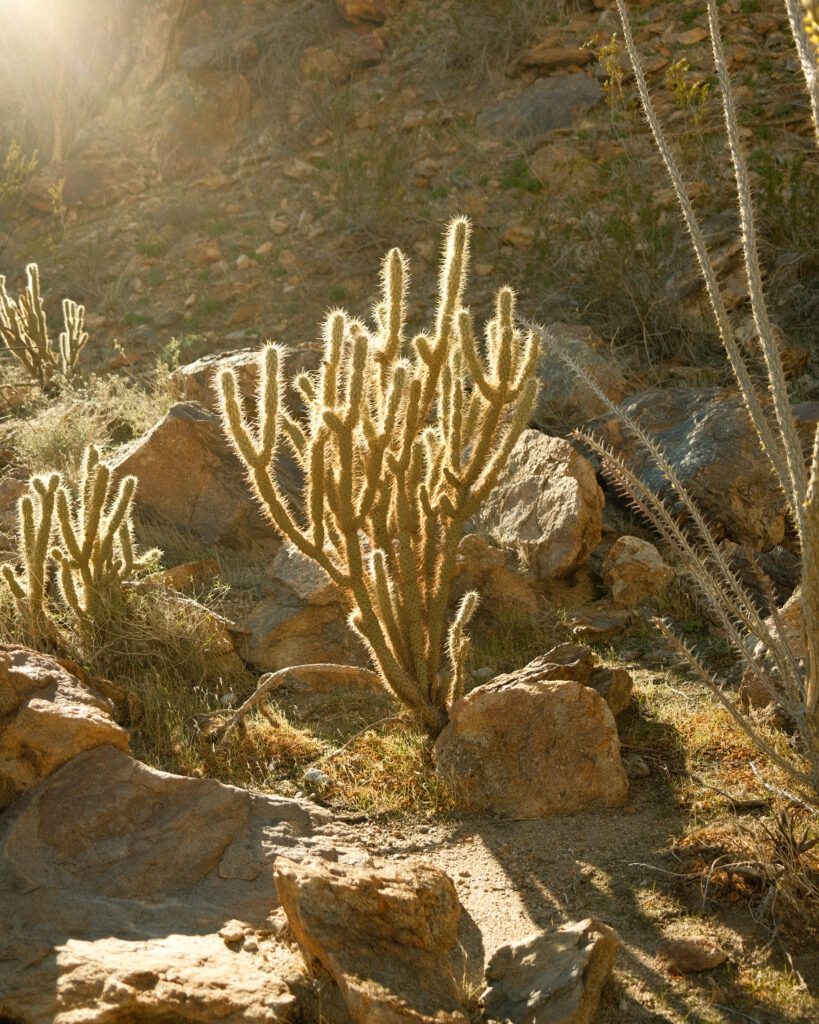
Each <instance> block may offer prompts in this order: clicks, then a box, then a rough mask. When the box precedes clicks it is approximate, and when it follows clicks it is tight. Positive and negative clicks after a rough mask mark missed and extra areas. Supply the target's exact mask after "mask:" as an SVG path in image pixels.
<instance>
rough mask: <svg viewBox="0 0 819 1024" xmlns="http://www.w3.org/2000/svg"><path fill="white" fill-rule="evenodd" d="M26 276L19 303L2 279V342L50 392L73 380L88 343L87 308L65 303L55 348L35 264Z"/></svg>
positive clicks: (30, 265)
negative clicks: (12, 296) (55, 385)
mask: <svg viewBox="0 0 819 1024" xmlns="http://www.w3.org/2000/svg"><path fill="white" fill-rule="evenodd" d="M26 275H27V278H28V280H27V284H26V289H25V291H24V292H23V293H22V294H21V295H20V297H19V299H18V300H17V301H16V302H15V301H14V299H12V298H11V297H10V295H9V294H8V292H7V291H6V279H5V277H3V276H2V275H0V338H2V339H3V343H4V344H5V346H6V348H7V349H8V350H9V352H11V354H12V355H13V356H14V357H15V359H17V360H18V362H19V363H20V364H21V365H22V366H23V367H24V369H25V371H26V373H27V374H28V375H29V377H31V379H32V380H33V381H34V382H35V383H37V384H39V385H40V387H41V388H43V390H44V391H49V390H50V389H51V388H52V387H53V385H54V383H55V381H57V380H59V379H62V380H68V379H70V377H71V376H72V374H73V373H74V370H75V368H76V366H77V360H78V358H79V355H80V352H81V351H82V350H83V348H84V347H85V343H86V342H87V341H88V335H87V334H86V332H85V326H84V325H85V307H84V306H80V305H78V304H77V303H76V302H72V301H71V299H63V330H62V331H61V332H60V335H59V339H58V342H57V347H56V348H55V347H54V342H53V339H52V338H51V335H50V334H49V333H48V324H47V322H46V314H45V309H44V307H43V300H42V297H41V294H40V272H39V270H38V268H37V264H36V263H29V265H28V266H27V267H26Z"/></svg>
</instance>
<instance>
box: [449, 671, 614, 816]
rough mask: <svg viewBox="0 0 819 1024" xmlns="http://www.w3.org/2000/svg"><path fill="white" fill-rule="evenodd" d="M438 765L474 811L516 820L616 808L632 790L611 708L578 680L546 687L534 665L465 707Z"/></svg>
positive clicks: (455, 714)
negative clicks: (489, 812)
mask: <svg viewBox="0 0 819 1024" xmlns="http://www.w3.org/2000/svg"><path fill="white" fill-rule="evenodd" d="M530 671H531V676H530V677H528V678H527V673H529V672H530ZM435 759H436V762H437V766H438V770H439V771H440V772H441V774H442V775H444V776H445V777H446V778H448V779H450V780H451V781H452V783H453V785H454V786H455V787H456V790H457V792H458V793H459V795H460V798H461V800H462V802H463V806H464V807H465V808H466V809H468V810H472V811H493V812H495V813H497V814H503V815H506V816H508V817H514V818H521V817H544V818H546V817H550V816H551V815H554V814H573V813H575V812H577V811H581V810H584V809H586V808H590V807H615V806H618V805H619V804H622V803H623V801H624V800H625V797H626V793H627V790H628V781H627V779H626V773H625V771H624V769H623V765H622V762H621V761H620V741H619V738H618V736H617V725H616V723H615V721H614V716H613V714H612V712H611V709H610V708H609V706H608V704H607V703H606V701H605V700H604V699H603V698H602V697H601V696H600V695H599V694H598V693H596V692H595V691H594V690H593V689H591V687H588V686H584V685H583V684H582V683H579V682H576V681H575V680H558V681H551V680H548V679H547V680H541V679H539V678H538V674H537V670H536V669H531V667H530V666H527V667H526V668H524V669H522V670H521V671H520V672H512V673H509V674H508V675H504V676H499V677H497V678H496V679H494V680H493V681H492V682H491V683H487V684H486V685H484V686H479V687H477V688H476V689H474V690H472V691H471V692H470V693H468V694H467V695H466V696H465V697H463V698H462V699H461V700H459V701H457V702H456V703H455V704H454V705H453V706H452V707H451V708H450V715H449V723H448V724H447V725H446V727H445V728H444V730H443V731H442V733H441V735H440V736H439V737H438V739H437V740H436V743H435Z"/></svg>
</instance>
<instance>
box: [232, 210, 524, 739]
mask: <svg viewBox="0 0 819 1024" xmlns="http://www.w3.org/2000/svg"><path fill="white" fill-rule="evenodd" d="M468 252H469V224H468V222H467V221H466V220H464V219H457V220H455V221H453V223H452V224H451V226H450V229H449V232H448V235H447V238H446V244H445V247H444V255H443V267H442V270H441V278H440V292H439V300H438V310H437V317H436V322H435V327H434V330H433V331H431V332H430V333H422V334H418V335H416V336H415V337H414V338H413V339H412V340H411V341H409V342H407V339H406V338H405V318H406V286H407V277H408V268H407V261H406V259H405V257H404V256H403V255H402V253H401V252H399V250H397V249H393V250H392V251H391V252H390V253H389V254H388V255H387V257H386V259H385V260H384V265H383V281H382V283H383V294H382V299H381V302H380V303H379V304H378V305H377V306H376V308H375V311H374V312H375V317H374V319H375V325H374V329H368V328H367V327H365V325H364V324H363V323H362V322H361V321H359V320H356V319H354V318H353V317H351V316H349V314H347V313H346V312H343V311H340V310H337V311H334V312H332V313H330V314H329V316H328V318H327V321H326V323H325V328H324V346H325V347H324V363H323V366H322V368H321V371H320V372H319V373H318V374H316V375H308V374H302V375H301V376H299V377H298V378H297V379H296V381H295V386H296V388H297V390H298V392H299V393H300V394H301V396H302V397H303V399H304V401H305V403H306V407H307V416H306V421H305V422H300V421H298V420H297V419H296V418H295V417H293V416H292V415H291V414H290V412H289V411H288V410H287V409H286V408H285V407H284V404H283V397H282V396H283V391H284V381H283V373H282V351H281V350H280V349H279V348H278V347H277V346H276V345H272V344H268V345H267V346H266V347H265V348H264V349H263V351H262V352H261V354H260V358H259V384H258V395H257V400H256V403H255V404H256V408H255V413H254V417H253V419H252V420H251V419H249V418H248V417H247V415H246V414H245V411H244V410H243V408H242V404H241V400H240V397H239V392H238V382H237V379H236V376H235V374H234V373H233V372H232V371H229V370H228V371H225V372H224V373H222V375H221V377H220V381H219V383H220V390H221V404H222V415H223V419H224V425H225V430H226V432H227V434H228V436H229V438H230V439H231V441H232V443H233V445H234V447H235V448H236V451H237V452H238V454H239V457H240V458H241V460H242V461H243V462H244V464H245V467H246V469H247V471H248V476H249V478H250V480H251V483H252V485H253V487H254V489H255V491H256V495H257V497H258V499H259V501H260V503H261V505H262V506H263V508H264V510H265V511H266V513H267V515H268V517H269V518H270V520H271V521H272V523H273V525H274V526H275V527H276V529H277V530H278V531H279V533H281V534H282V535H283V536H284V537H286V538H288V539H289V540H290V541H291V542H292V543H293V544H294V545H295V546H296V547H297V548H298V549H299V550H300V551H301V552H302V553H303V554H304V555H306V556H307V557H309V558H311V559H313V560H314V561H315V562H317V563H318V564H319V565H320V566H321V567H322V568H323V569H324V570H325V572H326V573H327V574H328V576H329V577H330V578H331V579H332V580H333V581H334V582H335V583H336V584H337V585H338V587H339V588H340V590H341V591H342V593H343V594H344V595H345V597H346V599H347V601H348V604H349V607H350V620H349V621H350V624H351V626H352V627H353V629H355V631H356V632H357V633H358V634H359V635H360V637H361V638H362V640H363V641H364V643H365V644H366V646H367V647H368V649H369V652H370V655H371V657H372V661H373V665H374V667H375V669H376V671H377V673H378V675H379V677H380V678H381V680H382V682H383V683H384V685H385V686H386V687H387V688H388V689H390V690H391V691H392V692H393V694H394V695H395V696H396V697H397V698H398V699H399V700H400V701H401V702H403V703H404V704H405V705H407V706H408V707H410V708H411V709H412V710H413V711H414V712H415V714H416V715H417V717H418V718H419V720H420V721H421V723H422V724H423V726H424V727H425V728H426V729H427V731H428V732H429V733H430V734H431V735H436V734H437V733H438V732H439V731H440V730H441V728H442V727H443V725H444V724H445V722H446V719H447V707H448V706H449V704H450V703H451V702H452V701H453V700H456V699H457V698H458V697H459V696H460V695H461V694H462V692H463V685H464V677H465V673H466V660H467V655H468V651H469V642H468V638H467V635H466V627H467V625H468V623H469V620H470V618H471V616H472V614H473V613H474V611H475V607H476V605H477V594H475V593H469V594H467V595H466V596H465V597H464V598H463V599H462V602H461V604H460V606H459V607H458V609H457V611H456V613H455V616H454V619H453V621H452V622H451V623H450V624H449V626H447V621H446V620H447V608H448V604H449V598H450V585H451V581H452V578H453V575H454V571H455V560H456V553H457V549H458V543H459V541H460V539H461V537H462V535H463V532H464V527H465V524H466V522H467V520H468V519H469V518H470V517H471V516H473V515H474V514H475V512H476V511H477V510H478V508H479V506H480V504H481V502H482V500H483V499H484V497H485V496H486V495H487V494H488V492H489V490H490V489H491V488H492V487H493V485H494V483H495V481H496V479H497V476H498V473H499V472H500V470H501V468H502V467H503V465H504V463H505V462H506V460H507V458H508V456H509V453H510V451H511V450H512V447H513V446H514V444H515V442H516V441H517V439H518V437H519V436H520V433H521V431H522V430H523V428H524V427H525V426H526V424H527V422H528V420H529V416H530V414H531V411H532V408H533V404H534V401H535V398H536V394H537V383H536V379H535V365H536V361H537V355H538V347H537V343H536V341H535V338H534V336H533V335H532V334H531V333H528V334H524V333H522V332H521V331H519V330H518V328H517V327H516V323H515V300H514V296H513V293H512V291H511V290H510V289H509V288H503V289H502V290H501V291H500V292H499V294H498V297H497V306H496V312H495V316H494V318H493V319H492V320H490V321H489V323H488V324H487V329H486V344H485V349H484V350H483V351H482V350H481V348H480V346H479V344H478V342H477V340H476V337H475V332H474V329H473V324H472V317H471V315H470V313H469V312H468V311H467V310H466V309H465V308H464V307H463V306H462V298H463V291H464V285H465V281H466V272H467V264H468ZM283 445H286V446H288V448H289V449H290V450H292V452H293V453H294V454H295V457H296V459H297V460H298V462H299V463H300V465H301V468H302V470H303V472H304V477H305V481H306V483H305V488H304V501H303V505H302V507H301V508H299V509H298V510H296V509H294V508H292V507H291V505H290V503H289V502H288V500H287V499H286V498H285V496H284V495H283V494H282V493H281V491H280V490H279V487H278V484H277V482H276V473H275V460H276V455H277V453H279V452H280V451H281V448H282V446H283ZM445 650H446V652H447V654H448V660H449V666H448V670H447V671H442V664H441V663H442V660H443V655H444V651H445Z"/></svg>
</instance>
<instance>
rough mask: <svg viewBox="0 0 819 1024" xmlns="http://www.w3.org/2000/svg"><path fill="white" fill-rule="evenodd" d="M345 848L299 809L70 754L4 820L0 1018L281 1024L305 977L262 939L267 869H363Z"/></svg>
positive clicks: (57, 1022) (269, 901)
mask: <svg viewBox="0 0 819 1024" xmlns="http://www.w3.org/2000/svg"><path fill="white" fill-rule="evenodd" d="M349 835H350V834H349V833H348V832H346V831H345V829H344V826H341V825H339V824H338V823H335V822H334V821H333V819H332V818H331V816H330V815H329V814H327V813H326V812H323V811H321V810H320V809H319V808H317V807H313V806H311V805H309V804H306V803H299V802H298V801H293V800H284V799H282V798H280V797H263V796H254V795H252V794H250V793H248V792H247V791H245V790H242V789H236V788H234V787H232V786H223V785H222V784H221V783H218V782H216V781H215V780H212V779H195V778H182V777H180V776H176V775H170V774H168V773H166V772H160V771H156V770H154V769H152V768H148V767H147V766H146V765H143V764H140V763H139V762H138V761H134V760H133V759H132V758H130V757H129V756H128V755H127V754H125V753H124V752H122V751H120V750H116V749H114V748H113V747H111V746H103V747H97V748H96V749H94V750H92V751H88V752H86V753H83V754H80V755H79V756H77V757H75V758H73V759H72V760H71V761H70V762H68V763H67V764H65V765H63V766H62V767H61V768H60V769H58V770H57V771H56V772H55V773H54V774H53V775H51V776H50V777H49V778H48V779H47V780H45V781H44V782H43V783H41V784H40V785H39V786H38V787H37V788H36V789H34V790H32V791H31V792H29V793H28V794H26V795H25V796H23V797H22V798H21V799H20V800H18V801H17V803H16V804H15V805H14V807H13V808H12V809H11V810H10V811H9V812H7V813H6V814H5V815H4V816H3V818H2V821H1V822H0V921H2V922H3V926H2V930H3V956H2V957H0V1016H7V1017H10V1018H11V1019H13V1020H19V1021H25V1022H26V1024H70V1022H71V1021H83V1022H86V1024H133V1022H134V1021H137V1020H140V1021H141V1020H148V1019H150V1020H153V1019H157V1020H159V1019H161V1020H168V1021H170V1020H174V1021H186V1022H202V1024H204V1022H209V1021H218V1022H219V1024H260V1022H263V1024H280V1022H282V1024H283V1022H285V1021H287V1020H289V1019H291V1017H292V1015H293V1011H294V1009H295V1006H294V1004H295V998H294V994H293V993H294V990H297V987H298V984H299V983H301V982H303V981H304V978H303V973H304V972H303V967H302V966H301V964H300V963H299V960H298V957H297V955H295V954H294V953H291V952H290V951H289V950H288V949H287V948H286V947H284V946H283V945H281V944H280V943H279V942H278V941H277V940H276V939H275V938H274V937H273V935H272V934H271V933H272V931H273V929H272V927H271V922H270V914H271V912H272V911H273V910H274V909H275V908H276V907H277V906H278V904H279V900H278V897H277V895H276V888H275V883H274V880H273V871H272V865H273V863H274V862H275V860H276V858H277V857H278V856H279V855H280V854H281V853H282V852H284V851H286V852H287V855H288V856H289V857H291V858H294V859H299V858H301V857H304V856H306V855H307V854H308V852H312V853H313V854H314V855H316V856H327V857H334V858H335V857H340V858H352V859H354V860H355V859H360V858H361V857H362V854H361V853H360V852H359V850H358V849H357V848H356V847H354V846H353V845H352V844H351V843H350V841H349ZM229 921H232V922H239V923H241V925H242V929H241V931H242V935H243V939H242V940H239V933H238V932H236V933H232V934H234V937H235V938H237V943H234V945H233V946H232V947H229V946H227V945H226V943H225V940H224V938H223V937H222V936H221V935H220V930H221V929H222V928H223V927H224V926H225V924H226V922H229ZM239 941H241V942H242V944H241V945H239V944H238V942H239Z"/></svg>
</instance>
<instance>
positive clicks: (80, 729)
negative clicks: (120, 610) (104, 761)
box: [0, 644, 128, 810]
mask: <svg viewBox="0 0 819 1024" xmlns="http://www.w3.org/2000/svg"><path fill="white" fill-rule="evenodd" d="M113 711H114V707H113V704H112V702H111V701H110V700H109V699H108V698H106V697H105V696H103V695H102V694H101V693H98V692H97V691H96V690H95V689H94V688H93V687H92V686H91V685H89V684H88V683H87V682H85V681H83V680H81V679H79V678H77V676H75V675H73V674H72V673H71V672H69V671H68V669H66V668H63V667H62V666H61V665H60V664H58V662H56V661H54V659H53V658H49V657H46V656H45V655H43V654H36V653H35V652H34V651H30V650H28V648H26V647H17V646H14V645H13V644H2V645H0V810H2V809H3V808H4V807H7V806H8V805H9V804H10V803H11V802H12V801H13V800H15V799H16V798H17V797H18V796H19V795H20V794H21V793H25V792H26V791H27V790H29V789H33V788H34V787H35V786H36V785H37V784H38V783H39V782H41V781H42V780H43V779H44V778H46V777H47V776H48V775H50V774H51V773H52V772H53V771H55V770H56V769H57V768H59V767H60V765H61V764H64V763H65V762H66V761H70V760H71V758H73V757H75V756H76V755H77V754H81V753H82V752H83V751H86V750H91V749H93V748H94V747H98V746H100V745H102V744H110V745H111V746H113V747H118V748H119V749H120V750H127V749H128V733H127V732H126V731H125V730H124V729H122V728H121V727H120V726H118V725H117V724H116V722H115V721H114V719H113V717H112V715H113Z"/></svg>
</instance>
